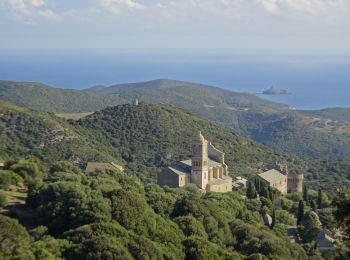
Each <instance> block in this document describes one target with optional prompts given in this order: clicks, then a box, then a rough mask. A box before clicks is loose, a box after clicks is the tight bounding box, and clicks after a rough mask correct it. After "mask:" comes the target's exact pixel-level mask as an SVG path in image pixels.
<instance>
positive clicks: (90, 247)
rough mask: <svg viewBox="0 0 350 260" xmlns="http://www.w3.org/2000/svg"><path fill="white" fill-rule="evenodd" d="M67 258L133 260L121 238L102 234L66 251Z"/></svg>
mask: <svg viewBox="0 0 350 260" xmlns="http://www.w3.org/2000/svg"><path fill="white" fill-rule="evenodd" d="M66 259H72V260H73V259H87V260H92V259H106V260H117V259H126V260H128V259H130V260H131V259H133V257H132V256H131V254H130V253H129V251H128V249H127V248H126V247H125V246H124V245H123V243H122V242H121V241H120V240H118V239H116V238H114V237H111V236H108V235H100V236H97V237H92V238H91V239H88V240H85V241H83V242H82V243H81V244H78V245H76V246H74V247H71V249H69V250H68V251H67V253H66Z"/></svg>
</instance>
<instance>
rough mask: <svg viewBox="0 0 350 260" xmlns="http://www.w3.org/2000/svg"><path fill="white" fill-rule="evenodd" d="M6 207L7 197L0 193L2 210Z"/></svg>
mask: <svg viewBox="0 0 350 260" xmlns="http://www.w3.org/2000/svg"><path fill="white" fill-rule="evenodd" d="M6 205H7V199H6V196H5V194H3V193H2V192H0V208H1V207H5V206H6Z"/></svg>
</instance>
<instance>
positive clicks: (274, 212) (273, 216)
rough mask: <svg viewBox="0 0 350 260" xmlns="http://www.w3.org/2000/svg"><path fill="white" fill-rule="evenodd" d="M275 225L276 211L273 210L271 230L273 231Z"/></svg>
mask: <svg viewBox="0 0 350 260" xmlns="http://www.w3.org/2000/svg"><path fill="white" fill-rule="evenodd" d="M275 225H276V210H275V209H273V211H272V223H271V229H273V228H274V227H275Z"/></svg>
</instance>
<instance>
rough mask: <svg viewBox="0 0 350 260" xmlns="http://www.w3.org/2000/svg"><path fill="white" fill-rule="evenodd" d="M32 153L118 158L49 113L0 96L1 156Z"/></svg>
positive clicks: (49, 158)
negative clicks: (3, 99)
mask: <svg viewBox="0 0 350 260" xmlns="http://www.w3.org/2000/svg"><path fill="white" fill-rule="evenodd" d="M28 155H34V156H36V157H38V158H40V159H42V160H43V161H45V162H50V163H53V162H56V161H61V160H70V161H75V162H76V163H78V164H80V165H83V164H84V163H86V162H87V161H89V160H91V161H108V162H110V161H117V158H116V157H115V156H116V152H115V150H114V149H112V148H111V147H106V146H103V145H102V144H99V143H98V142H96V140H94V139H92V140H91V139H90V137H89V136H84V135H83V134H82V133H80V132H78V131H77V130H76V129H75V128H74V126H72V125H70V124H69V123H68V122H66V121H64V120H63V119H59V118H57V117H55V116H54V115H52V114H49V113H40V112H37V111H34V110H30V109H26V108H22V107H18V106H16V105H13V104H11V103H8V102H5V101H1V100H0V160H9V159H16V158H20V157H25V156H28Z"/></svg>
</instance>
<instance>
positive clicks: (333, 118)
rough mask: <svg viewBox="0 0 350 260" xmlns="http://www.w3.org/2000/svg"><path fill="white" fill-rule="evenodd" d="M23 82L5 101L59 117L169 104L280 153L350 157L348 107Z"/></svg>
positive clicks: (154, 86) (207, 92) (198, 90)
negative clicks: (293, 106)
mask: <svg viewBox="0 0 350 260" xmlns="http://www.w3.org/2000/svg"><path fill="white" fill-rule="evenodd" d="M21 84H22V85H26V86H27V85H28V84H29V83H26V84H25V83H20V82H14V83H11V82H9V81H7V82H5V81H0V98H2V99H5V100H9V101H11V102H14V103H17V104H19V105H22V106H23V105H24V106H28V107H30V108H33V109H36V110H41V111H49V112H55V113H57V112H64V113H72V112H93V111H98V110H101V109H104V108H106V107H108V106H116V105H120V104H125V103H130V102H131V101H132V100H134V99H139V100H140V101H143V102H147V103H166V104H170V105H174V106H177V107H182V108H184V109H187V110H190V111H192V112H193V113H195V114H197V115H201V116H204V117H206V118H207V119H209V120H210V121H212V122H214V123H216V124H220V125H222V126H224V127H226V128H228V129H229V130H231V131H234V132H236V133H239V134H242V135H245V136H246V137H249V138H251V139H253V140H255V141H258V142H260V143H262V144H264V145H266V146H269V147H270V148H272V149H274V150H276V151H279V152H283V153H288V154H291V155H298V156H308V157H321V158H331V159H350V148H348V147H350V116H348V109H336V108H333V109H324V110H318V111H303V110H292V109H290V107H289V106H287V105H284V104H279V103H274V102H271V101H268V100H264V99H262V98H260V97H258V96H256V95H254V94H249V93H238V92H232V91H229V90H225V89H220V88H217V87H211V86H207V85H204V84H196V83H189V82H183V81H176V80H166V79H158V80H153V81H147V82H139V83H127V84H117V85H112V86H109V87H106V86H95V87H93V88H92V89H91V88H90V89H85V90H74V91H73V90H65V89H53V88H50V87H49V86H47V85H44V86H45V87H44V88H43V87H42V85H40V84H39V85H38V86H37V87H36V85H35V84H34V83H30V84H29V85H30V86H31V88H27V89H26V91H23V86H21ZM72 91H73V92H72ZM349 111H350V109H349ZM68 118H69V116H68Z"/></svg>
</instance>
